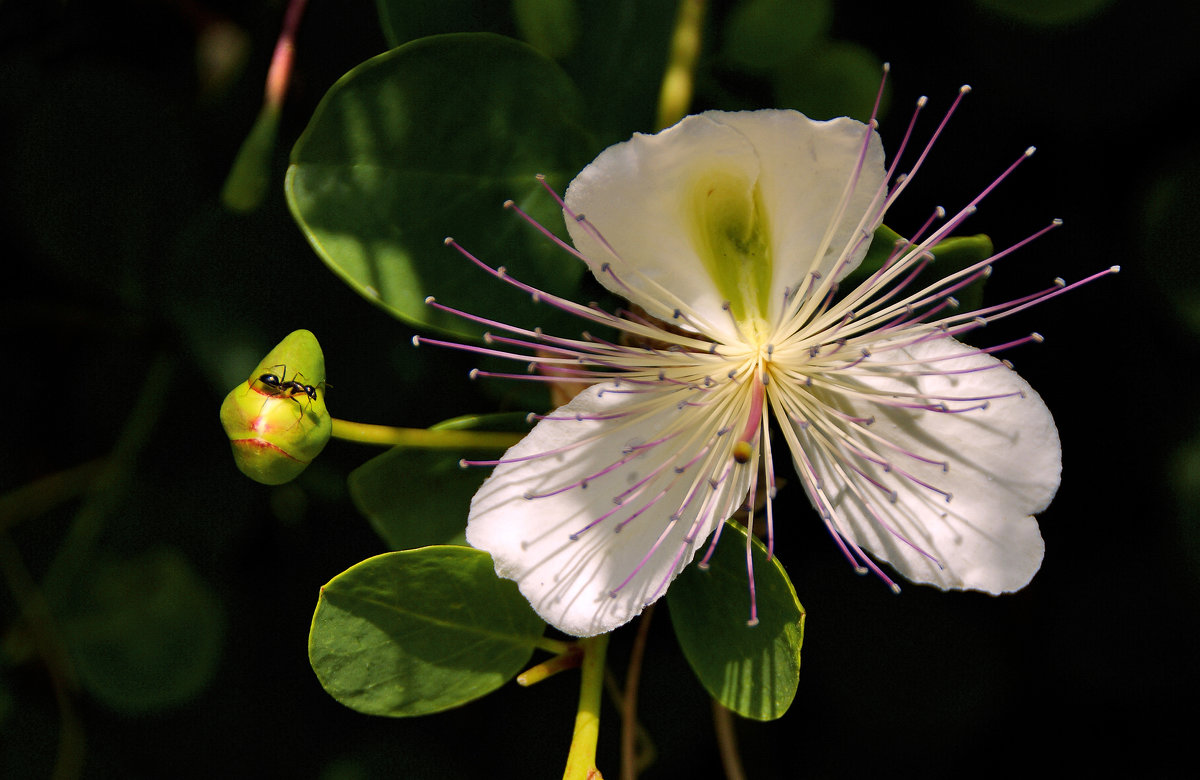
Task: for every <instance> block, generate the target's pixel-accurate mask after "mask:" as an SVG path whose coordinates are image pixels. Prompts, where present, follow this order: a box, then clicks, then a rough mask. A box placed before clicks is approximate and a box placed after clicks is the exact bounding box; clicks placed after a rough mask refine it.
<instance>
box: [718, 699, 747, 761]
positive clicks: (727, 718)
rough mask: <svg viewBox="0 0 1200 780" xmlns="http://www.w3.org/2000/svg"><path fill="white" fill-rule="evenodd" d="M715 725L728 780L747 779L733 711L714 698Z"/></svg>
mask: <svg viewBox="0 0 1200 780" xmlns="http://www.w3.org/2000/svg"><path fill="white" fill-rule="evenodd" d="M712 711H713V727H714V728H715V729H716V732H717V750H719V751H720V753H721V767H722V768H723V769H724V770H725V778H726V780H746V770H745V768H744V767H743V766H742V757H741V755H740V754H739V753H738V744H737V731H736V730H735V729H734V725H733V712H731V711H730V710H729V708H728V707H726V706H725V705H723V704H721V702H719V701H717V700H716V699H713V702H712Z"/></svg>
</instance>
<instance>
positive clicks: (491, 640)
mask: <svg viewBox="0 0 1200 780" xmlns="http://www.w3.org/2000/svg"><path fill="white" fill-rule="evenodd" d="M544 630H545V624H544V623H543V622H542V621H541V619H540V618H538V616H537V615H535V614H534V613H533V610H532V609H530V607H529V602H528V601H526V600H525V597H524V596H522V595H521V594H520V592H519V591H518V590H517V586H516V583H513V582H510V581H508V580H501V579H500V578H498V577H497V576H496V573H495V570H494V568H493V566H492V559H491V556H489V555H488V554H487V553H485V552H483V551H481V550H475V549H472V548H470V547H424V548H422V549H420V550H406V551H404V552H393V553H385V554H384V555H379V556H376V557H374V558H368V559H367V560H365V561H363V562H362V563H359V564H358V565H356V566H352V567H351V568H349V569H347V570H346V571H344V572H342V573H341V574H339V575H338V576H336V577H334V578H333V579H332V580H330V581H329V582H328V583H327V584H326V585H325V587H323V588H322V589H321V597H320V599H319V600H318V601H317V610H316V613H315V614H314V615H313V622H312V631H311V632H310V634H309V637H308V658H309V661H310V662H311V663H312V667H313V671H315V672H316V674H317V678H318V679H319V680H320V681H321V685H322V686H324V688H325V690H326V691H327V692H328V693H329V695H331V696H333V698H335V699H337V700H338V701H339V702H341V703H342V704H345V705H346V706H347V707H350V708H351V709H354V710H358V711H359V712H363V713H366V714H368V715H388V716H391V717H409V716H414V715H428V714H429V713H432V712H440V711H441V710H445V709H449V708H451V707H457V706H459V705H461V704H465V703H467V702H469V701H471V700H473V699H477V698H479V697H480V696H483V695H485V694H487V693H490V692H492V691H493V690H495V689H496V688H499V687H500V686H501V685H503V684H504V683H505V682H507V681H508V680H510V679H512V677H513V676H515V675H516V674H517V672H519V671H520V670H521V668H522V667H523V666H524V665H525V664H526V663H528V662H529V658H530V656H531V655H532V654H533V649H534V642H536V641H537V639H538V638H539V637H540V636H541V635H542V633H543V631H544Z"/></svg>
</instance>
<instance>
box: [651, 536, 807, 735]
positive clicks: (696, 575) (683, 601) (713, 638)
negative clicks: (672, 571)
mask: <svg viewBox="0 0 1200 780" xmlns="http://www.w3.org/2000/svg"><path fill="white" fill-rule="evenodd" d="M753 545H754V552H753V557H754V582H755V586H756V590H757V596H758V617H759V623H758V625H756V626H748V625H747V624H746V620H747V617H748V616H749V601H750V591H749V583H748V581H747V576H746V532H745V530H744V529H743V528H742V527H741V526H739V525H736V524H734V523H732V522H731V523H727V524H726V525H725V528H724V531H723V532H722V537H721V541H720V544H718V545H717V550H716V552H715V553H714V554H713V558H712V560H711V561H710V564H711V565H710V567H709V568H708V570H702V569H701V568H700V567H699V566H689V567H688V568H687V569H685V570H684V571H683V573H682V574H680V575H679V578H678V579H677V580H676V581H675V582H674V583H673V584H672V585H671V589H670V590H669V591H668V592H667V603H668V604H669V606H670V611H671V623H672V625H674V627H675V636H676V638H678V640H679V646H680V647H681V648H682V649H683V655H684V657H686V658H687V660H688V663H689V664H691V667H692V670H693V671H694V672H695V673H696V676H697V677H698V678H699V679H700V683H701V684H702V685H703V686H704V688H705V690H707V691H708V693H709V695H711V696H712V697H713V698H714V699H716V700H717V701H719V702H720V703H721V704H723V705H724V706H726V707H728V708H729V709H731V710H733V711H734V712H736V713H738V714H739V715H742V716H743V717H747V718H754V719H755V720H774V719H775V718H779V717H781V716H782V715H783V714H784V713H785V712H786V711H787V709H788V707H789V706H791V703H792V699H794V698H795V696H796V689H797V687H798V686H799V684H800V646H801V645H802V644H803V642H804V607H802V606H801V605H800V601H799V599H797V598H796V591H795V589H794V588H793V587H792V583H791V580H789V579H788V576H787V572H786V571H784V568H783V564H782V563H780V562H779V559H778V558H775V559H774V560H771V561H768V560H767V553H766V549H765V548H764V547H763V545H762V543H761V542H759V541H758V540H757V539H754V540H753Z"/></svg>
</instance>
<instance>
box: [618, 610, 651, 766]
mask: <svg viewBox="0 0 1200 780" xmlns="http://www.w3.org/2000/svg"><path fill="white" fill-rule="evenodd" d="M653 616H654V605H653V604H651V605H650V606H648V607H646V609H645V610H643V611H642V617H641V620H640V621H639V622H638V632H637V636H636V637H634V640H633V650H632V651H631V652H630V655H629V668H628V670H627V671H626V673H625V695H624V696H623V697H622V702H621V780H637V776H638V764H637V737H638V722H637V699H638V682H639V681H640V680H641V677H642V659H643V658H644V657H645V655H646V638H647V636H649V634H650V618H651V617H653Z"/></svg>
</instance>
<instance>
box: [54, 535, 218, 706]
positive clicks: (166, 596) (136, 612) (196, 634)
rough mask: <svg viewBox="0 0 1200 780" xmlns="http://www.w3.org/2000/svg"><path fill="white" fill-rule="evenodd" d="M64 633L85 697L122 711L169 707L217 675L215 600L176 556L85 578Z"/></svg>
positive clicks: (115, 566) (151, 557)
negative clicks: (83, 687) (85, 689)
mask: <svg viewBox="0 0 1200 780" xmlns="http://www.w3.org/2000/svg"><path fill="white" fill-rule="evenodd" d="M78 594H79V595H77V596H76V598H75V599H74V600H73V601H72V605H71V611H70V613H69V614H67V615H65V616H63V634H64V636H65V637H66V639H67V645H68V647H69V648H70V652H71V659H72V661H73V662H74V664H75V669H76V671H77V672H78V673H79V678H80V681H81V682H82V683H83V685H84V686H85V687H86V688H87V690H88V692H89V693H91V694H92V696H94V697H96V699H98V700H100V701H102V702H104V703H105V704H106V705H107V706H109V707H111V708H113V709H115V710H118V711H121V712H130V713H134V712H152V711H156V710H161V709H164V708H167V707H174V706H178V705H180V704H183V703H184V702H186V701H188V700H189V699H192V698H193V697H195V696H196V695H197V694H199V693H200V692H201V691H202V690H203V689H204V688H205V687H207V685H208V684H209V682H210V681H211V680H212V678H213V676H214V675H215V674H216V671H217V665H218V663H219V662H220V659H221V647H222V644H223V639H224V633H225V619H224V610H223V609H222V607H221V604H220V601H219V600H218V599H217V596H216V594H214V593H213V592H212V590H211V589H210V588H209V586H208V584H207V583H206V582H204V581H203V580H202V579H201V578H200V577H199V575H197V574H196V572H195V571H194V570H193V569H192V566H191V564H190V563H189V562H188V561H187V559H186V558H184V557H183V555H182V554H181V553H180V552H179V551H178V550H175V549H171V548H164V549H159V550H155V551H152V552H148V553H146V554H144V555H142V556H140V557H138V558H132V559H128V560H122V561H109V562H104V563H101V564H100V565H98V566H96V567H95V568H93V569H90V570H89V571H88V572H86V574H85V575H84V579H83V581H82V582H81V584H80V589H79V591H78Z"/></svg>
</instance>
